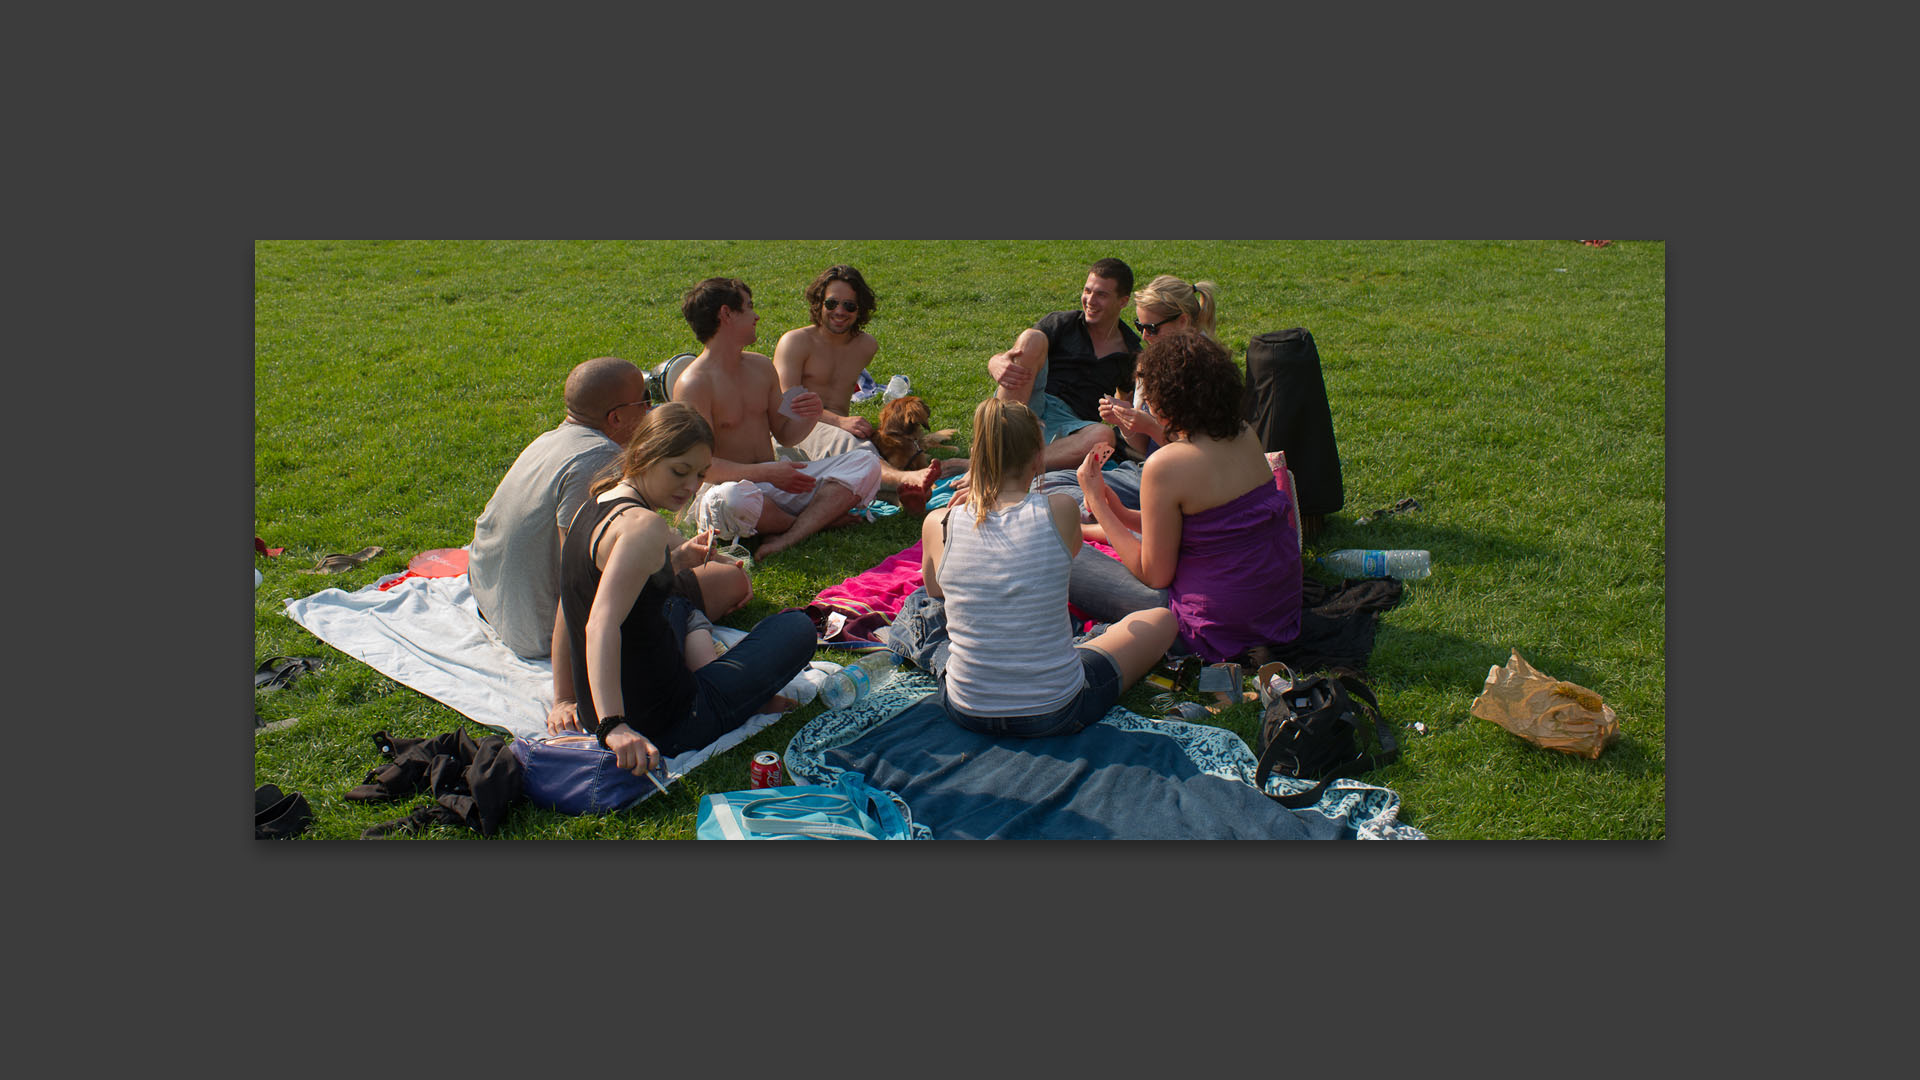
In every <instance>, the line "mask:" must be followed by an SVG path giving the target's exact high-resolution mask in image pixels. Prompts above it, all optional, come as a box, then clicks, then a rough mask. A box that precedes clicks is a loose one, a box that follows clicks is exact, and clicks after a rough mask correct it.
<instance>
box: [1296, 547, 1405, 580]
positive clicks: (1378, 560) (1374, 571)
mask: <svg viewBox="0 0 1920 1080" xmlns="http://www.w3.org/2000/svg"><path fill="white" fill-rule="evenodd" d="M1320 565H1321V566H1324V567H1326V568H1327V569H1329V570H1331V571H1333V572H1334V573H1336V574H1339V575H1340V576H1341V577H1348V578H1380V577H1393V578H1399V579H1400V580H1402V581H1418V580H1420V579H1421V578H1423V577H1426V576H1427V575H1428V574H1431V573H1433V567H1432V565H1431V557H1430V556H1429V555H1428V554H1427V553H1426V552H1424V551H1406V550H1394V551H1381V550H1379V549H1377V548H1376V549H1372V550H1366V551H1363V550H1361V549H1359V548H1341V549H1340V550H1339V551H1335V552H1330V553H1328V554H1326V555H1322V556H1320Z"/></svg>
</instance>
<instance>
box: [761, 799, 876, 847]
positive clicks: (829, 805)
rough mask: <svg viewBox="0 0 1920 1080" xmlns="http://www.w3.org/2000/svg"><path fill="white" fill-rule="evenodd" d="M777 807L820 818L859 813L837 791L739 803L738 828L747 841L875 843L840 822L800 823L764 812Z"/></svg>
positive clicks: (864, 832)
mask: <svg viewBox="0 0 1920 1080" xmlns="http://www.w3.org/2000/svg"><path fill="white" fill-rule="evenodd" d="M780 807H787V808H792V809H795V810H803V811H807V812H812V813H823V814H860V813H861V811H860V808H859V807H858V806H857V805H855V803H854V801H853V800H852V799H849V798H847V796H846V795H844V794H842V793H841V792H838V791H832V790H827V789H822V790H820V791H807V792H801V793H799V794H796V795H771V796H767V797H765V798H759V799H751V800H749V801H747V802H744V803H741V804H740V827H741V828H742V829H745V830H746V832H747V835H748V837H749V838H751V837H752V836H753V835H754V834H756V833H758V834H760V835H762V836H793V837H811V838H813V839H816V840H874V839H878V838H877V837H875V836H873V835H872V834H871V833H868V832H866V831H865V830H863V829H856V828H854V827H853V826H851V825H842V824H840V823H839V822H834V821H803V820H800V819H797V818H786V817H779V816H775V815H770V814H768V813H766V812H765V811H768V810H772V809H776V808H780ZM862 816H864V815H862Z"/></svg>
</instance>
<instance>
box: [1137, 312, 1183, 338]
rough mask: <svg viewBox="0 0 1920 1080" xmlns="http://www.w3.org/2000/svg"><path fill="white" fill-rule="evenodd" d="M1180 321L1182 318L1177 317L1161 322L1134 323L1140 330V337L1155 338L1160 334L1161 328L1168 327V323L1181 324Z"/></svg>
mask: <svg viewBox="0 0 1920 1080" xmlns="http://www.w3.org/2000/svg"><path fill="white" fill-rule="evenodd" d="M1179 321H1180V316H1178V315H1175V316H1174V317H1173V318H1171V319H1161V320H1160V321H1159V322H1137V323H1134V324H1133V325H1135V326H1137V327H1139V328H1140V335H1141V336H1142V337H1153V336H1155V335H1157V334H1159V333H1160V328H1161V327H1163V326H1165V325H1167V324H1168V323H1171V322H1179Z"/></svg>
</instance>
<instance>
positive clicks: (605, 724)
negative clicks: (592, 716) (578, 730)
mask: <svg viewBox="0 0 1920 1080" xmlns="http://www.w3.org/2000/svg"><path fill="white" fill-rule="evenodd" d="M626 722H627V718H626V717H624V716H620V715H618V714H615V715H613V716H603V717H601V718H600V726H598V727H596V728H594V729H593V737H594V738H596V739H599V740H600V745H601V746H606V745H607V732H609V731H612V730H613V729H614V728H617V727H619V726H620V725H621V724H624V723H626ZM609 749H611V747H609Z"/></svg>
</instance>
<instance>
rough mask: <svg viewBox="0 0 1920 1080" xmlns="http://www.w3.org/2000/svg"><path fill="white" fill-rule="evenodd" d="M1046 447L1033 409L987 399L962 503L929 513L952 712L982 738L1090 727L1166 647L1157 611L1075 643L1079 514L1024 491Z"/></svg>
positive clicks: (1052, 498)
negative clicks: (1071, 578)
mask: <svg viewBox="0 0 1920 1080" xmlns="http://www.w3.org/2000/svg"><path fill="white" fill-rule="evenodd" d="M1045 452H1046V442H1045V438H1044V436H1043V435H1042V433H1041V427H1040V420H1039V418H1038V417H1037V416H1036V415H1035V414H1034V412H1033V410H1031V409H1029V408H1028V407H1027V406H1025V405H1023V404H1021V403H1019V402H1013V401H1004V400H1001V399H999V398H988V399H987V400H985V401H983V402H981V403H980V405H979V407H978V408H976V409H975V410H974V413H973V453H972V455H971V459H970V464H969V470H968V472H969V475H970V476H971V477H972V478H973V483H972V484H971V485H970V486H969V488H968V491H967V494H966V497H965V500H964V501H963V502H959V503H950V504H948V505H947V506H945V507H942V508H941V509H938V510H935V511H934V512H933V513H930V514H928V515H927V518H926V521H925V523H924V524H923V525H922V527H921V533H920V538H921V541H922V545H921V556H920V560H921V561H920V569H921V573H922V575H923V576H924V578H925V587H926V590H927V593H928V595H930V596H933V597H936V598H939V599H941V600H943V601H944V604H945V609H946V612H945V613H946V633H947V636H948V638H949V642H950V644H949V652H948V656H947V662H946V667H945V670H944V672H943V673H942V674H941V675H940V700H941V704H942V705H943V706H944V707H945V709H946V711H947V715H948V717H950V718H951V719H952V720H953V722H954V723H956V724H959V725H960V726H961V727H963V728H966V729H967V730H969V731H975V732H979V733H981V734H984V735H1011V736H1019V737H1039V736H1043V735H1070V734H1072V733H1074V732H1076V731H1079V730H1081V729H1082V728H1084V727H1086V726H1088V725H1089V724H1093V723H1096V722H1098V721H1099V720H1100V718H1101V717H1102V716H1105V715H1106V713H1107V710H1108V709H1110V708H1112V707H1113V705H1114V703H1115V702H1117V701H1118V700H1119V698H1120V695H1121V694H1122V693H1124V692H1125V691H1126V690H1127V688H1129V687H1131V686H1132V685H1133V684H1134V683H1136V682H1138V681H1140V679H1141V678H1142V677H1143V676H1144V675H1146V673H1147V672H1148V671H1149V670H1151V669H1152V667H1153V665H1154V663H1156V662H1157V661H1158V660H1159V659H1160V658H1161V657H1162V656H1164V655H1166V652H1167V647H1168V646H1170V645H1171V644H1172V643H1173V639H1174V635H1175V633H1176V632H1177V629H1178V627H1177V624H1176V622H1175V620H1174V617H1173V613H1172V612H1171V611H1169V610H1168V609H1167V608H1164V607H1157V608H1153V609H1151V610H1147V611H1136V612H1133V613H1132V614H1129V615H1127V616H1126V617H1124V618H1122V619H1121V620H1120V621H1118V622H1116V623H1114V624H1112V625H1111V626H1110V627H1108V628H1107V629H1106V630H1105V631H1104V632H1102V633H1100V634H1099V635H1097V636H1095V637H1093V638H1091V639H1090V640H1088V641H1086V642H1083V643H1081V644H1080V645H1078V646H1076V645H1075V644H1074V643H1073V626H1072V623H1071V622H1070V620H1069V618H1068V615H1067V578H1068V574H1069V572H1070V567H1071V565H1072V561H1073V559H1074V557H1075V556H1077V555H1079V554H1080V549H1081V547H1082V544H1081V538H1080V508H1079V506H1078V504H1076V503H1075V502H1074V500H1073V499H1072V497H1070V496H1067V495H1046V494H1043V493H1040V492H1036V491H1033V490H1031V488H1032V485H1033V481H1034V478H1035V477H1037V476H1039V475H1040V473H1041V471H1042V468H1043V464H1044V459H1045Z"/></svg>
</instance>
